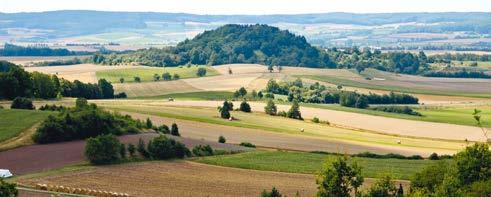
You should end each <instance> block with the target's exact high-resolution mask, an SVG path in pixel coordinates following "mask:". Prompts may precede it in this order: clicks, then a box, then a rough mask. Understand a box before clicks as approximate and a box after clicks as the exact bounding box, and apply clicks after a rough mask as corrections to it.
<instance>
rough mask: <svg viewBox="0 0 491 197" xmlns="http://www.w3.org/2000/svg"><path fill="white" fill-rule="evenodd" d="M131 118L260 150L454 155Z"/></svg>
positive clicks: (193, 123)
mask: <svg viewBox="0 0 491 197" xmlns="http://www.w3.org/2000/svg"><path fill="white" fill-rule="evenodd" d="M124 113H125V114H129V115H131V116H132V117H134V118H139V119H142V120H145V119H146V118H150V119H151V120H152V122H153V123H154V124H157V125H158V124H170V123H173V122H175V123H177V125H179V132H180V133H181V135H182V136H183V137H185V138H191V139H200V140H206V141H216V140H217V139H218V137H219V136H220V135H223V136H224V137H225V138H226V139H227V143H233V144H239V143H241V142H251V143H253V144H255V145H256V146H259V147H266V148H275V149H286V150H299V151H326V152H335V153H348V154H354V153H360V152H366V151H369V152H374V153H379V154H387V153H399V154H402V155H408V156H409V155H424V156H426V155H430V154H431V153H433V152H437V153H439V154H453V152H451V151H444V150H439V151H437V150H427V149H418V148H414V147H395V146H389V145H387V146H384V145H378V144H375V145H374V144H367V143H360V142H351V141H350V142H344V141H340V140H329V139H325V138H316V137H309V136H305V135H295V134H286V133H277V132H271V131H264V130H260V129H249V128H241V127H233V126H224V125H217V124H209V123H202V122H194V121H188V120H180V119H173V118H164V117H159V116H152V115H146V114H139V113H128V112H124Z"/></svg>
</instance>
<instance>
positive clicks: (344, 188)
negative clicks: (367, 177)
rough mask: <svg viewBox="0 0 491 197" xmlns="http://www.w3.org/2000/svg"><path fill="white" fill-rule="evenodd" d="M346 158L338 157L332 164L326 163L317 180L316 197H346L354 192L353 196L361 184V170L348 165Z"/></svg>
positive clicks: (354, 165) (355, 165) (354, 164)
mask: <svg viewBox="0 0 491 197" xmlns="http://www.w3.org/2000/svg"><path fill="white" fill-rule="evenodd" d="M347 160H348V159H347V158H346V157H338V159H337V160H336V161H334V162H332V163H327V162H326V166H325V168H324V170H322V171H321V172H320V174H319V175H318V178H317V184H318V188H319V190H318V191H317V196H319V197H321V196H326V197H328V196H337V197H348V196H350V193H351V192H352V191H353V190H354V192H355V194H356V193H357V192H358V188H359V187H360V186H361V184H362V183H363V177H362V176H361V168H360V167H359V166H358V165H357V164H356V163H353V164H351V165H348V163H347Z"/></svg>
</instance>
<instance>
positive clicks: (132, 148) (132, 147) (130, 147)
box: [128, 144, 136, 157]
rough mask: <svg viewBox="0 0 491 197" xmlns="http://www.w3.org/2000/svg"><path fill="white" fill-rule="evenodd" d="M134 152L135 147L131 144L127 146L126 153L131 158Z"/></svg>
mask: <svg viewBox="0 0 491 197" xmlns="http://www.w3.org/2000/svg"><path fill="white" fill-rule="evenodd" d="M135 152H136V147H135V145H133V144H128V153H129V154H130V156H131V157H134V156H135Z"/></svg>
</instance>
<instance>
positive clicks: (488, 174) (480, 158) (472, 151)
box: [454, 143, 491, 184]
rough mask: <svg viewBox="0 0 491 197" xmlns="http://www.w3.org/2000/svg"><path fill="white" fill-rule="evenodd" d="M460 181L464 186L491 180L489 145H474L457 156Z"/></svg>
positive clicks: (455, 158) (490, 152) (455, 159)
mask: <svg viewBox="0 0 491 197" xmlns="http://www.w3.org/2000/svg"><path fill="white" fill-rule="evenodd" d="M454 161H455V164H456V167H457V171H458V172H459V173H458V177H457V178H458V180H459V181H460V183H462V184H470V183H472V182H475V181H484V180H487V179H489V178H491V151H489V145H487V144H480V143H477V144H474V145H473V146H470V147H466V149H465V151H462V152H459V153H457V154H456V155H455V157H454Z"/></svg>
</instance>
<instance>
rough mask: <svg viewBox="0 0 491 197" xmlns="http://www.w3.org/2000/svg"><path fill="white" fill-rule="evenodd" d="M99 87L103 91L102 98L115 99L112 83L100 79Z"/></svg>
mask: <svg viewBox="0 0 491 197" xmlns="http://www.w3.org/2000/svg"><path fill="white" fill-rule="evenodd" d="M98 85H99V87H100V88H101V91H102V98H106V99H108V98H114V89H113V85H111V83H109V82H108V81H107V80H106V79H99V82H98Z"/></svg>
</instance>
